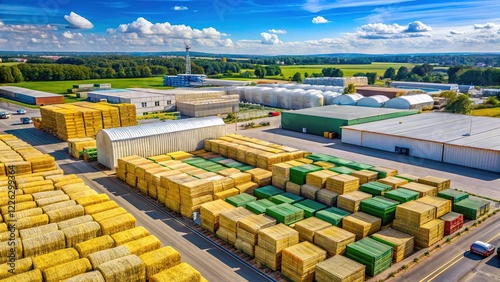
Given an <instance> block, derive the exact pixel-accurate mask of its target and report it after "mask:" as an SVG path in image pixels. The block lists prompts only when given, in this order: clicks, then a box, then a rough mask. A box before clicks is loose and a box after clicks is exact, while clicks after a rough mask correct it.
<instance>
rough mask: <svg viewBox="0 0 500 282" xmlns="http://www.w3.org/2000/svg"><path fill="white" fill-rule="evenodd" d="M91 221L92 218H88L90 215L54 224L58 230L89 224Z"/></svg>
mask: <svg viewBox="0 0 500 282" xmlns="http://www.w3.org/2000/svg"><path fill="white" fill-rule="evenodd" d="M92 220H93V219H92V216H90V215H82V216H78V217H75V218H71V219H67V220H64V221H61V222H58V223H56V224H57V227H58V228H59V229H64V228H68V227H71V226H75V225H80V224H83V223H87V222H91V221H92Z"/></svg>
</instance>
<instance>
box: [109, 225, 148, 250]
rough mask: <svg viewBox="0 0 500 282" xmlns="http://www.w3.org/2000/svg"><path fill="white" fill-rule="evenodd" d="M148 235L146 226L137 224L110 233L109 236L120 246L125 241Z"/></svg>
mask: <svg viewBox="0 0 500 282" xmlns="http://www.w3.org/2000/svg"><path fill="white" fill-rule="evenodd" d="M149 235H150V233H149V231H148V230H147V229H146V228H144V227H142V226H137V227H134V228H131V229H127V230H125V231H121V232H118V233H115V234H113V235H111V238H113V240H114V242H115V244H116V245H117V246H120V245H123V244H125V243H128V242H131V241H135V240H138V239H141V238H144V237H147V236H149Z"/></svg>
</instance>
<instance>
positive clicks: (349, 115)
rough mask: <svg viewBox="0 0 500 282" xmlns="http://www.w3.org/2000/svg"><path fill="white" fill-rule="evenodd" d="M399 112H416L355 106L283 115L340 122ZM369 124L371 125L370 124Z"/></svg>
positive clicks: (325, 107) (308, 109)
mask: <svg viewBox="0 0 500 282" xmlns="http://www.w3.org/2000/svg"><path fill="white" fill-rule="evenodd" d="M400 112H415V113H416V112H417V111H416V110H399V109H386V108H369V107H357V106H337V105H331V106H323V107H315V108H307V109H302V110H296V111H286V112H285V113H290V114H296V115H307V116H316V117H326V118H334V119H342V120H353V119H360V118H368V117H374V116H380V115H386V114H393V113H400ZM370 124H371V123H370Z"/></svg>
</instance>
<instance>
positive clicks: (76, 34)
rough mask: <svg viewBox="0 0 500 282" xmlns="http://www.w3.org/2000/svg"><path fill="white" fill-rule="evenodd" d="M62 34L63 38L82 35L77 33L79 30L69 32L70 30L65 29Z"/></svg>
mask: <svg viewBox="0 0 500 282" xmlns="http://www.w3.org/2000/svg"><path fill="white" fill-rule="evenodd" d="M62 36H63V37H64V38H68V39H73V38H75V37H83V34H81V33H79V32H77V33H76V32H75V33H74V32H71V31H65V32H63V33H62Z"/></svg>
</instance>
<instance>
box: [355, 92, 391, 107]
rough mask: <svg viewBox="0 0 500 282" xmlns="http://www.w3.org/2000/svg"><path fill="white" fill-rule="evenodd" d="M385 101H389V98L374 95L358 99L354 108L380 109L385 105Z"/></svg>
mask: <svg viewBox="0 0 500 282" xmlns="http://www.w3.org/2000/svg"><path fill="white" fill-rule="evenodd" d="M387 101H389V98H387V96H384V95H375V96H370V97H364V98H361V99H359V100H358V102H357V104H356V106H359V107H371V108H382V107H383V106H384V105H385V103H387Z"/></svg>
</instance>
